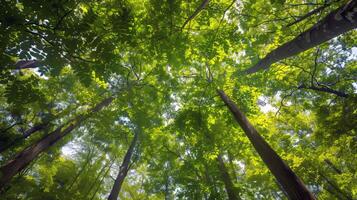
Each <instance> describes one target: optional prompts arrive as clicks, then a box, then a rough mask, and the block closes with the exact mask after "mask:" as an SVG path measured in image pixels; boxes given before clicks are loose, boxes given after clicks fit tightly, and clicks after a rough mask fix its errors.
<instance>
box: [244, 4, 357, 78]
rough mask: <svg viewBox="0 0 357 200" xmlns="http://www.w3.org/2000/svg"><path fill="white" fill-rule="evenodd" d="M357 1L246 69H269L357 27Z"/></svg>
mask: <svg viewBox="0 0 357 200" xmlns="http://www.w3.org/2000/svg"><path fill="white" fill-rule="evenodd" d="M356 7H357V3H356V2H355V1H352V0H350V1H348V2H347V3H346V4H345V5H343V6H341V7H340V8H338V9H336V10H335V11H333V12H331V13H330V14H328V15H327V16H326V17H325V18H324V19H322V20H321V21H319V22H318V23H316V25H315V26H313V27H311V28H310V29H308V30H306V31H304V32H303V33H301V34H300V35H298V36H297V37H295V38H294V39H293V40H291V41H289V42H287V43H285V44H283V45H281V46H280V47H278V48H277V49H275V50H273V51H271V52H270V53H268V54H267V55H266V56H265V57H264V58H263V59H261V60H259V62H258V63H257V64H256V65H254V66H253V67H251V68H249V69H247V70H246V72H247V73H248V74H251V73H255V72H257V71H258V70H261V69H268V68H269V67H270V65H271V64H273V63H275V62H278V61H280V60H283V59H285V58H288V57H291V56H294V55H296V54H298V53H300V52H303V51H306V50H308V49H310V48H312V47H315V46H317V45H319V44H322V43H323V42H326V41H328V40H330V39H332V38H334V37H337V36H339V35H341V34H343V33H345V32H347V31H350V30H353V29H354V28H356V27H357V23H356V21H357V15H356V11H355V10H356Z"/></svg>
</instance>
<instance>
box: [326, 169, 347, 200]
mask: <svg viewBox="0 0 357 200" xmlns="http://www.w3.org/2000/svg"><path fill="white" fill-rule="evenodd" d="M319 174H320V176H321V177H322V178H323V179H324V180H325V181H326V182H327V183H328V184H329V186H330V188H326V190H328V191H329V192H330V193H332V194H335V195H336V196H338V198H339V199H344V200H352V195H350V194H348V193H346V192H344V191H342V190H341V189H340V188H339V187H338V186H337V185H336V184H335V183H334V182H333V181H331V180H330V179H329V178H327V177H326V176H325V175H324V174H323V173H321V172H320V173H319Z"/></svg>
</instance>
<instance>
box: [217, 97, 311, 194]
mask: <svg viewBox="0 0 357 200" xmlns="http://www.w3.org/2000/svg"><path fill="white" fill-rule="evenodd" d="M217 92H218V94H219V95H220V97H221V98H222V100H223V101H224V103H225V104H226V106H227V107H228V108H229V110H230V111H231V112H232V114H233V116H234V118H235V119H236V121H237V122H238V124H239V125H240V126H241V128H242V129H243V131H244V132H245V134H246V136H247V137H248V138H249V140H250V142H251V143H252V144H253V146H254V148H255V150H256V151H257V152H258V154H259V156H260V157H261V158H262V160H263V161H264V163H265V164H266V165H267V166H268V168H269V170H270V171H271V172H272V174H273V175H274V176H275V178H276V179H277V181H278V182H279V184H280V185H281V186H282V187H283V189H284V191H285V192H286V194H287V196H288V198H289V199H294V200H295V199H315V197H314V196H313V195H312V194H311V193H310V191H309V190H308V189H307V188H306V187H305V185H304V183H303V182H302V181H301V180H300V178H299V177H297V176H296V174H295V173H294V172H293V171H292V170H291V169H290V167H289V166H288V165H286V164H285V162H284V161H283V160H282V159H281V158H280V156H279V155H278V154H277V153H276V152H275V151H274V150H273V149H272V148H271V147H270V146H269V144H268V143H267V142H266V141H265V140H264V139H263V137H262V136H260V134H259V133H258V132H257V130H255V128H254V127H253V126H252V125H251V124H250V122H249V121H248V119H247V118H246V117H245V116H244V114H243V113H242V112H241V111H240V110H239V109H238V107H237V106H236V105H235V103H233V102H232V101H231V100H230V99H229V98H228V97H227V95H226V94H225V93H224V92H223V91H221V90H218V91H217Z"/></svg>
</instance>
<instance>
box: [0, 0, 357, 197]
mask: <svg viewBox="0 0 357 200" xmlns="http://www.w3.org/2000/svg"><path fill="white" fill-rule="evenodd" d="M345 3H346V1H323V0H318V1H310V0H309V1H297V0H271V1H264V0H257V1H251V0H243V1H235V0H233V1H232V0H219V1H201V0H197V1H174V0H167V1H160V0H145V1H138V0H103V1H95V0H73V1H65V0H50V1H43V0H37V1H26V0H18V1H11V0H2V1H1V3H0V153H1V155H0V164H1V165H2V166H3V165H5V164H6V163H7V162H8V161H10V160H11V159H13V158H14V157H15V155H16V154H17V153H19V152H21V151H22V150H24V149H25V148H26V147H28V146H30V145H32V144H35V143H36V142H37V141H38V140H39V139H41V138H42V137H44V136H47V135H48V134H50V133H51V132H53V131H54V130H56V129H57V128H58V127H61V126H62V125H64V124H67V123H68V122H71V121H70V120H71V119H74V118H76V117H78V116H87V115H88V116H90V117H87V118H86V119H85V120H83V122H82V123H81V124H80V126H78V127H76V128H75V129H74V130H73V131H71V133H69V134H68V135H66V136H65V137H63V138H61V139H60V140H58V141H57V142H54V143H53V144H51V145H52V146H50V147H49V148H48V149H47V150H46V151H45V152H43V153H41V154H39V156H38V157H36V159H35V160H34V161H32V162H31V163H30V164H29V165H27V166H26V167H25V168H24V169H22V170H21V171H20V173H18V174H17V175H16V176H15V177H14V178H13V179H12V180H11V182H10V183H9V184H7V185H6V186H5V187H3V188H2V189H1V191H0V199H92V200H94V199H106V198H107V197H108V195H109V193H110V191H111V189H112V187H113V184H114V179H115V178H116V177H117V175H118V173H119V172H120V169H121V168H120V166H121V164H122V162H123V159H124V157H125V154H126V152H127V150H128V148H129V146H130V142H131V141H132V140H133V137H134V133H135V132H139V134H138V140H137V142H136V145H135V148H133V154H132V156H131V160H130V163H129V165H128V168H129V171H128V174H127V176H126V178H125V181H124V182H123V185H122V187H121V190H120V193H119V198H120V199H227V198H229V196H228V194H227V192H226V191H227V181H226V180H225V179H224V178H223V176H222V170H223V169H224V168H225V169H226V173H227V174H228V178H230V181H231V182H232V183H233V187H232V188H231V189H232V190H233V191H234V193H235V194H236V195H237V196H239V197H240V198H241V199H285V198H286V197H285V195H284V192H283V191H282V190H281V187H280V185H279V184H277V182H276V180H275V178H274V176H273V175H272V174H271V173H270V171H269V169H268V168H267V167H266V165H265V164H264V162H263V161H262V160H261V159H260V157H259V155H258V154H257V153H256V151H255V150H254V148H253V146H252V145H251V143H250V141H249V140H248V138H246V136H245V134H244V132H243V130H242V129H241V128H240V127H239V125H237V124H236V123H235V121H234V118H233V117H232V116H231V114H230V113H229V111H228V110H227V108H226V107H225V105H224V103H223V102H222V100H221V99H220V98H219V96H218V95H217V93H216V90H217V89H222V90H224V91H225V92H226V93H227V95H228V96H230V97H231V98H232V101H234V102H235V103H236V104H237V105H238V106H239V108H240V109H241V111H242V112H243V113H245V114H246V116H247V117H248V118H249V120H250V121H251V123H252V124H253V125H254V126H255V128H256V129H257V130H258V132H259V133H260V134H261V135H262V137H263V138H264V139H265V140H266V141H267V143H269V145H270V146H271V147H272V148H273V149H274V150H275V151H276V152H277V154H279V155H280V156H281V157H282V159H283V160H284V161H286V163H287V164H288V165H289V166H290V167H291V168H292V170H293V171H294V172H295V173H296V174H297V175H298V176H299V177H300V178H301V179H302V180H303V181H304V183H305V185H306V186H307V188H308V189H309V190H310V191H311V192H312V193H313V194H314V195H315V196H316V197H317V198H318V199H355V198H357V177H356V176H357V174H356V166H357V139H356V138H357V135H356V124H357V113H356V110H357V104H356V102H357V101H356V100H357V97H356V86H357V83H356V77H357V68H356V67H357V48H356V41H357V34H356V33H357V32H356V30H352V31H349V32H346V33H343V34H341V35H339V36H338V37H335V38H334V39H332V40H329V41H327V42H325V43H323V44H320V45H318V46H316V47H314V48H311V49H308V50H307V51H304V52H301V53H299V54H297V55H294V56H292V57H289V58H287V59H283V60H280V61H278V62H276V63H274V64H273V66H272V67H271V69H270V70H268V71H259V72H257V73H255V74H251V75H247V74H245V73H244V71H245V70H246V69H248V68H250V67H252V66H253V65H254V64H256V63H257V62H258V61H259V59H260V58H263V57H264V56H265V55H267V54H268V53H269V52H271V51H272V50H274V49H276V48H277V47H279V46H281V45H282V44H284V43H286V42H288V41H290V40H292V39H293V38H295V37H296V36H298V35H299V34H301V33H302V32H304V31H306V30H307V29H308V28H310V27H312V26H313V25H314V24H316V22H318V21H319V20H321V19H323V18H324V17H325V16H327V14H328V13H330V12H331V11H333V10H335V9H336V8H339V7H340V6H341V5H343V4H345ZM193 15H194V16H193ZM352 15H356V13H352ZM192 16H193V17H192ZM109 96H110V97H113V98H114V100H113V102H112V103H111V104H109V105H108V106H106V107H104V108H103V110H101V111H98V112H95V113H90V109H91V108H93V107H95V105H97V104H98V103H99V102H101V101H102V100H103V99H105V98H107V97H109ZM64 128H65V127H64ZM222 163H223V165H224V166H225V167H222ZM0 176H2V175H1V174H0ZM226 177H227V176H226Z"/></svg>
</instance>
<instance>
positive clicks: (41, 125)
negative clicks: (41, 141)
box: [0, 123, 48, 154]
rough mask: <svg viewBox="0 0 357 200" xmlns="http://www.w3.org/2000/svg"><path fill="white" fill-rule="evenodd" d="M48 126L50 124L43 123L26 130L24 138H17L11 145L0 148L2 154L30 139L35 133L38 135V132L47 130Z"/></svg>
mask: <svg viewBox="0 0 357 200" xmlns="http://www.w3.org/2000/svg"><path fill="white" fill-rule="evenodd" d="M47 125H48V123H42V124H38V125H36V126H34V127H32V128H30V129H28V130H26V131H25V132H24V133H23V135H22V136H20V137H17V138H15V139H14V140H12V141H11V142H10V143H8V144H7V145H4V146H2V147H0V154H1V153H3V152H4V151H6V150H8V149H9V148H10V147H12V146H14V145H17V144H18V143H20V142H21V141H22V140H23V139H25V138H28V137H30V136H31V135H32V134H33V133H36V132H37V131H40V130H42V129H44V128H46V126H47Z"/></svg>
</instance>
